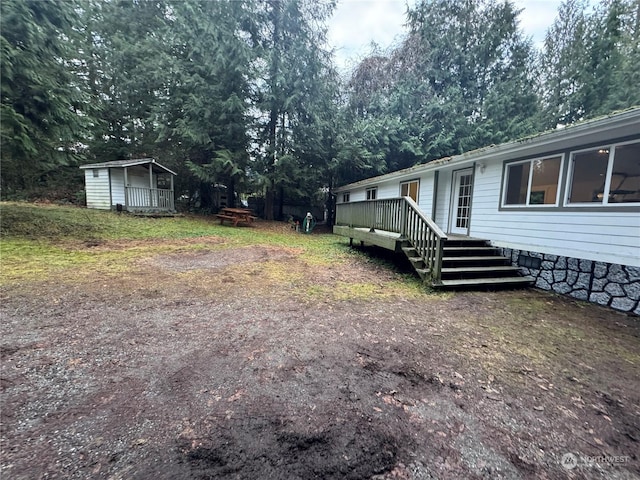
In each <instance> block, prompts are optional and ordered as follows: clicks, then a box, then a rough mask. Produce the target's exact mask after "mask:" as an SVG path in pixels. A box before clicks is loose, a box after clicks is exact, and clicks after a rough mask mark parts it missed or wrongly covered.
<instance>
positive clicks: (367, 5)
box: [329, 0, 561, 72]
mask: <svg viewBox="0 0 640 480" xmlns="http://www.w3.org/2000/svg"><path fill="white" fill-rule="evenodd" d="M407 1H408V2H410V4H411V5H414V4H415V0H338V6H337V8H336V10H335V12H334V15H333V17H332V18H331V20H330V21H329V45H330V46H331V47H333V48H334V49H335V54H336V62H337V64H338V67H339V68H340V70H341V71H343V72H344V71H348V70H350V68H352V67H353V66H355V64H356V63H357V61H358V60H359V59H361V58H362V57H363V56H364V55H366V54H367V53H368V52H369V51H370V45H371V42H372V41H373V42H375V43H376V44H378V45H379V46H380V48H381V49H382V50H383V51H384V50H386V49H387V48H388V47H390V46H391V45H393V44H395V43H397V42H398V40H399V39H400V38H401V36H402V34H403V33H404V32H405V28H404V26H403V25H404V23H405V12H406V10H407ZM514 1H515V4H516V6H517V7H518V8H522V9H524V11H523V12H522V13H521V14H520V27H521V28H522V29H523V30H524V33H525V34H526V35H527V36H530V37H532V38H533V41H534V43H535V44H537V45H540V44H541V43H542V41H543V40H544V34H545V32H546V30H547V28H548V27H549V26H550V25H551V23H552V22H553V20H554V18H555V15H556V11H557V10H558V6H559V5H560V3H561V0H514Z"/></svg>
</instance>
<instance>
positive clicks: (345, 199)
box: [342, 192, 351, 203]
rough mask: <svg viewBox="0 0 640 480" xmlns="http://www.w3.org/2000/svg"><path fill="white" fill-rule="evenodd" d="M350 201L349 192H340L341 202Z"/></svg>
mask: <svg viewBox="0 0 640 480" xmlns="http://www.w3.org/2000/svg"><path fill="white" fill-rule="evenodd" d="M350 201H351V192H344V193H343V194H342V203H349V202H350Z"/></svg>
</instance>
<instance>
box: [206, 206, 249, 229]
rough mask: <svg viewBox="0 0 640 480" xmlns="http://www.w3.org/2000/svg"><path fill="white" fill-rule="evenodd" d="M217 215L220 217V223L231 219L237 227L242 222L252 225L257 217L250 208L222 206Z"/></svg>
mask: <svg viewBox="0 0 640 480" xmlns="http://www.w3.org/2000/svg"><path fill="white" fill-rule="evenodd" d="M216 217H218V218H219V219H220V225H222V224H223V223H224V221H225V220H229V221H231V222H233V226H234V227H237V226H238V223H240V222H243V223H246V224H249V225H250V224H251V223H252V222H253V221H254V220H255V219H256V218H257V217H255V216H254V215H253V212H252V211H251V210H249V209H248V208H222V209H221V210H220V212H219V213H218V214H217V215H216Z"/></svg>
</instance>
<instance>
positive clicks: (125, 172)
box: [124, 167, 129, 212]
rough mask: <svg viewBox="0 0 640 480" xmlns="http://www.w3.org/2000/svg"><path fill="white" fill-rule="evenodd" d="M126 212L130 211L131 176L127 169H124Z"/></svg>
mask: <svg viewBox="0 0 640 480" xmlns="http://www.w3.org/2000/svg"><path fill="white" fill-rule="evenodd" d="M124 210H125V211H126V212H128V211H129V175H128V174H127V167H124Z"/></svg>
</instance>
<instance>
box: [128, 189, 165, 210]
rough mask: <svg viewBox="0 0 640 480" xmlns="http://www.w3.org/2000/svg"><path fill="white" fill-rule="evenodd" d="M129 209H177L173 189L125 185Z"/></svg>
mask: <svg viewBox="0 0 640 480" xmlns="http://www.w3.org/2000/svg"><path fill="white" fill-rule="evenodd" d="M125 201H126V205H125V206H126V208H127V210H131V209H134V210H135V209H140V210H162V211H165V210H168V211H173V210H175V204H174V199H173V190H168V189H164V188H147V187H125Z"/></svg>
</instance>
